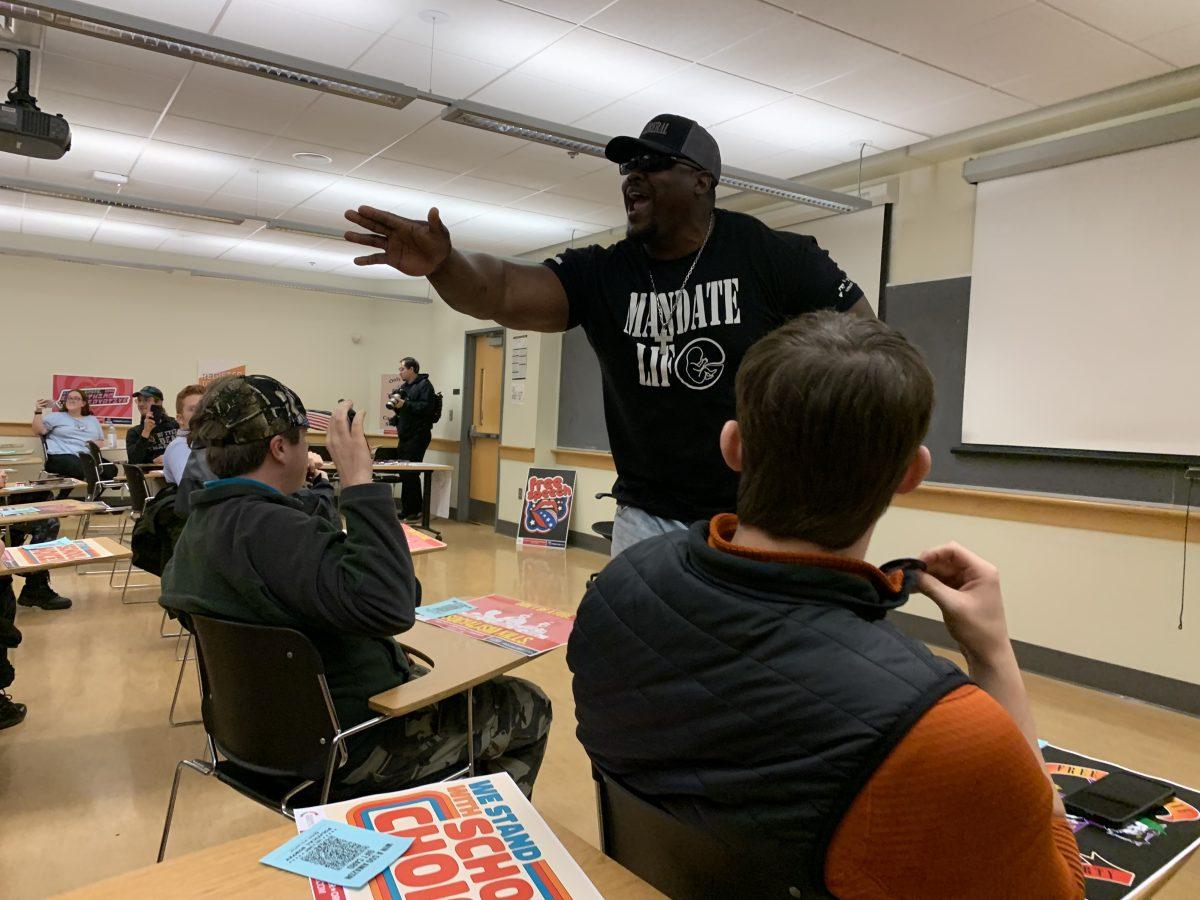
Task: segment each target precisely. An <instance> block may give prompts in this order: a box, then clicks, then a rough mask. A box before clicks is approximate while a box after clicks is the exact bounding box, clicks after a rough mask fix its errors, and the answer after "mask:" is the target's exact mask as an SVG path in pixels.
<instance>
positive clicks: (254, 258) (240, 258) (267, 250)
mask: <svg viewBox="0 0 1200 900" xmlns="http://www.w3.org/2000/svg"><path fill="white" fill-rule="evenodd" d="M294 253H295V251H294V250H293V249H292V248H290V247H286V246H283V245H280V244H271V243H268V242H266V241H242V242H241V243H240V244H237V245H235V246H233V247H231V248H230V249H229V250H226V251H225V252H224V253H222V254H221V257H220V258H221V259H224V260H229V261H231V262H247V263H258V264H259V265H264V266H271V265H274V264H275V263H277V262H280V261H281V260H284V259H286V258H287V257H289V256H292V255H294Z"/></svg>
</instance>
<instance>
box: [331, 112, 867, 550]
mask: <svg viewBox="0 0 1200 900" xmlns="http://www.w3.org/2000/svg"><path fill="white" fill-rule="evenodd" d="M605 155H606V156H607V157H608V158H609V159H610V160H612V161H613V162H615V163H617V164H618V165H619V166H620V167H621V174H623V175H625V176H626V177H625V181H624V182H623V184H622V195H623V198H624V201H625V210H626V213H627V216H628V228H627V232H626V238H625V239H624V240H622V241H620V242H618V243H616V244H614V245H612V246H611V247H599V246H594V245H593V246H590V247H583V248H580V249H577V250H567V251H565V252H563V253H560V254H559V255H558V256H556V257H555V258H554V259H549V260H546V262H545V263H544V264H543V265H526V264H521V263H517V262H513V261H512V260H507V259H500V258H498V257H495V256H490V255H487V254H484V253H463V252H462V251H460V250H456V249H455V248H454V247H453V246H452V245H451V241H450V232H449V231H448V230H447V229H446V227H445V226H444V225H443V224H442V221H441V218H440V216H439V215H438V211H437V210H436V209H431V210H430V211H429V218H428V220H427V221H421V220H414V219H405V218H402V217H401V216H396V215H393V214H391V213H388V212H384V211H382V210H378V209H374V208H373V207H360V208H359V209H358V210H357V211H348V212H347V213H346V218H347V219H349V220H350V221H351V222H353V223H355V224H356V225H360V226H362V227H364V228H366V229H367V230H368V231H370V232H371V233H370V234H358V233H353V232H347V234H346V239H347V240H349V241H352V242H354V243H357V244H363V245H365V246H368V247H372V248H375V249H376V250H377V251H378V252H376V253H372V254H370V255H368V256H362V257H359V258H358V259H356V260H355V262H356V263H358V264H359V265H376V264H388V265H391V266H393V267H395V268H396V269H399V270H400V271H401V272H403V273H404V274H406V275H410V276H420V275H424V276H427V277H428V278H429V281H430V283H431V284H432V285H433V286H434V288H435V289H436V290H437V292H438V294H440V295H441V296H442V298H443V299H445V301H446V302H447V303H448V304H450V306H451V307H453V308H454V309H456V310H458V311H459V312H463V313H466V314H468V315H472V316H475V317H477V318H481V319H493V320H495V321H496V322H499V323H500V324H501V325H505V326H507V327H510V328H523V329H530V330H534V331H565V330H566V329H568V328H573V327H575V326H576V325H580V326H582V327H583V330H584V332H585V333H586V334H587V337H588V340H589V341H590V342H591V345H592V347H593V348H595V350H596V355H597V356H598V357H599V359H600V368H601V373H602V375H603V382H604V414H605V421H606V423H607V426H608V436H609V443H610V446H611V447H612V455H613V461H614V462H615V463H616V468H617V482H616V485H615V487H614V489H613V492H614V494H616V497H617V501H618V503H619V507H618V509H617V517H616V522H615V524H614V527H613V545H612V552H613V555H614V556H615V555H617V554H618V553H620V552H621V551H622V550H624V549H625V548H626V547H628V546H630V545H631V544H633V543H636V542H637V541H638V540H642V539H644V538H646V537H650V536H652V535H654V534H658V533H661V532H663V531H669V530H674V529H678V528H683V527H685V526H686V524H687V523H689V522H694V521H696V520H699V519H707V518H709V517H711V516H713V515H716V514H717V513H719V512H725V511H729V510H732V509H733V508H734V500H735V496H736V493H737V476H736V475H734V474H733V473H732V472H730V471H729V470H728V468H727V467H725V465H724V464H723V462H722V460H721V453H720V450H719V447H718V444H717V441H718V437H719V435H720V432H721V427H722V425H724V423H725V422H726V421H727V420H729V419H732V418H734V392H733V382H734V376H735V375H736V374H737V368H738V366H739V364H740V363H741V360H742V356H743V355H744V354H745V352H746V351H747V350H748V349H749V348H750V346H751V345H752V344H753V343H754V342H755V341H757V340H758V339H759V338H760V337H762V336H763V335H765V334H766V333H767V332H769V331H772V330H773V329H775V328H776V327H778V326H779V325H782V324H783V323H784V322H786V321H787V320H789V319H791V318H793V317H795V316H798V315H800V314H801V313H805V312H809V311H811V310H815V309H822V308H832V309H836V310H839V311H847V312H853V313H855V314H857V315H863V316H873V315H874V313H873V312H872V311H871V307H870V306H869V305H868V303H867V301H866V299H865V297H864V296H863V293H862V291H861V290H860V289H859V287H858V285H856V284H855V283H854V282H853V281H851V280H850V279H849V278H847V277H846V274H845V273H844V272H843V271H842V270H841V269H839V268H838V266H837V264H836V263H834V261H833V260H831V259H830V258H829V254H828V253H826V252H825V251H824V250H822V249H821V248H820V247H819V246H818V245H817V242H816V241H815V240H814V239H813V238H811V237H808V236H805V235H799V234H789V233H784V232H780V231H773V230H772V229H770V228H768V227H767V226H766V225H764V224H763V223H762V222H760V221H758V220H757V219H754V218H752V217H751V216H747V215H744V214H742V213H736V212H730V211H728V210H723V209H717V208H716V185H717V182H718V180H719V179H720V176H721V152H720V149H719V148H718V147H717V143H716V141H715V140H713V137H712V135H710V134H709V133H708V132H707V131H705V130H704V129H703V128H702V127H700V126H699V125H698V124H697V123H696V122H694V121H692V120H691V119H686V118H684V117H682V116H674V115H660V116H656V117H655V118H654V119H652V120H651V121H650V122H649V123H647V125H646V127H645V128H644V129H642V134H641V137H637V138H634V137H617V138H614V139H613V140H611V141H609V143H608V146H607V148H606V149H605Z"/></svg>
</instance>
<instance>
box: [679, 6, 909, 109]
mask: <svg viewBox="0 0 1200 900" xmlns="http://www.w3.org/2000/svg"><path fill="white" fill-rule="evenodd" d="M895 58H896V54H894V53H892V52H891V51H890V50H887V49H884V48H883V47H878V46H876V45H874V44H871V43H868V42H867V41H864V40H861V39H859V38H857V37H854V36H852V35H849V34H843V33H842V32H840V31H835V30H834V29H832V28H827V27H825V26H824V25H821V24H819V23H817V22H810V21H808V20H806V19H801V18H799V17H797V16H791V15H787V14H786V13H782V12H780V13H779V14H778V16H777V21H776V22H775V24H773V25H772V26H771V28H769V29H767V30H766V31H762V32H760V33H758V34H755V35H753V36H752V37H749V38H745V39H743V40H742V41H739V42H738V43H736V44H734V45H732V46H730V47H727V48H726V49H724V50H721V51H720V52H718V53H714V54H713V55H711V56H708V57H706V58H705V59H704V60H703V62H704V64H705V65H706V66H712V67H713V68H715V69H720V70H722V71H724V72H729V73H732V74H734V75H741V76H743V77H745V78H751V79H753V80H755V81H759V82H762V83H763V84H770V85H774V86H775V87H778V88H781V89H783V90H785V91H803V90H806V89H808V88H811V87H813V86H814V85H818V84H821V83H822V82H825V81H829V80H830V79H833V78H837V77H838V76H840V75H845V74H846V73H848V72H853V71H855V70H856V69H861V68H863V67H865V66H871V65H878V64H879V63H882V62H887V61H888V60H890V59H895Z"/></svg>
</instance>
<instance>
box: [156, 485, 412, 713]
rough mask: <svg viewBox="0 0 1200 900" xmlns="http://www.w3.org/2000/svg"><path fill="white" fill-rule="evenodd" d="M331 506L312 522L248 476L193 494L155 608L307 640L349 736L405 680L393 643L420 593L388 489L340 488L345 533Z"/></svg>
mask: <svg viewBox="0 0 1200 900" xmlns="http://www.w3.org/2000/svg"><path fill="white" fill-rule="evenodd" d="M327 509H328V508H327V507H325V506H324V505H320V506H318V507H317V508H316V513H315V514H314V513H313V512H312V511H311V510H309V509H306V508H305V503H304V502H303V501H302V500H301V499H300V498H298V497H296V496H284V495H283V494H281V493H279V492H278V491H276V490H273V489H272V488H270V487H268V486H266V485H263V484H260V483H259V482H256V481H251V480H249V479H245V478H229V479H224V480H222V481H217V482H215V483H213V484H212V486H211V487H206V488H204V489H203V490H199V491H196V492H195V493H193V494H192V510H191V514H190V515H189V516H188V520H187V525H186V526H185V527H184V529H183V533H182V534H181V535H180V536H179V541H178V543H177V544H176V545H175V552H174V555H173V556H172V557H171V561H170V563H169V564H168V565H167V569H166V572H164V573H163V578H162V597H161V598H160V600H159V602H160V603H161V604H162V605H163V606H165V607H167V608H168V609H177V610H182V611H183V612H186V613H200V614H201V615H210V616H216V617H219V618H225V619H233V620H236V621H240V622H251V623H255V624H261V625H283V626H287V627H291V628H295V629H298V630H299V631H302V632H304V634H306V635H307V636H308V637H309V638H310V639H311V640H312V642H313V643H314V644H315V645H316V647H317V650H318V651H319V652H320V654H321V659H322V661H323V662H324V664H325V676H326V679H327V680H328V682H329V691H330V693H331V694H332V695H333V703H334V707H335V708H336V710H337V714H338V721H339V723H340V724H341V726H342V727H343V728H349V727H350V726H351V725H355V724H357V723H359V722H362V721H364V720H366V719H368V718H370V717H371V716H372V715H373V713H372V712H371V711H370V708H369V707H368V705H367V701H368V699H369V698H370V697H371V696H372V695H373V694H377V693H379V692H380V691H385V690H388V689H389V688H392V687H395V686H396V685H398V684H402V683H403V682H404V681H406V680H407V678H408V673H409V664H408V660H407V659H406V658H405V656H404V654H403V652H401V650H400V646H399V645H398V644H397V643H396V642H395V641H394V640H393V639H392V636H393V635H395V634H398V633H400V632H403V631H407V630H408V629H409V628H411V627H412V624H413V619H414V608H415V606H416V605H417V604H418V603H419V602H420V597H421V585H420V582H419V581H417V579H416V577H415V576H414V574H413V565H412V557H411V556H410V555H409V552H408V543H407V541H406V540H405V537H404V531H403V529H402V528H401V526H400V522H399V520H397V518H396V506H395V503H394V501H393V500H392V494H391V487H390V485H386V484H360V485H354V486H352V487H348V488H344V489H343V490H342V494H341V512H342V515H344V516H345V518H346V530H345V532H343V531H342V529H341V525H340V523H339V522H338V521H337V517H336V515H334V516H329V515H328V514H327V512H326V510H327Z"/></svg>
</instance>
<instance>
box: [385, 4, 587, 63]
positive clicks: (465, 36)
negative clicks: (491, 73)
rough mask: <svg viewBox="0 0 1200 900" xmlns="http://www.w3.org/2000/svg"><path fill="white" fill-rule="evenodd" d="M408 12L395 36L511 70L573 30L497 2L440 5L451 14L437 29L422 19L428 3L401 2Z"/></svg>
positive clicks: (399, 23) (564, 23) (394, 30)
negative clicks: (421, 13)
mask: <svg viewBox="0 0 1200 900" xmlns="http://www.w3.org/2000/svg"><path fill="white" fill-rule="evenodd" d="M395 5H396V6H398V7H401V8H403V10H404V11H403V13H402V14H401V16H400V18H399V21H398V22H397V23H396V26H395V28H393V29H392V32H391V36H392V37H397V38H401V39H403V40H406V41H411V42H413V43H415V44H421V45H423V46H426V47H428V46H430V45H431V44H432V45H433V46H434V47H435V48H436V49H437V50H439V51H445V52H446V53H452V54H454V55H455V56H461V57H466V58H467V59H476V60H479V61H480V62H485V63H490V64H491V65H494V66H500V67H502V68H505V69H507V68H511V67H512V66H515V65H516V64H517V63H519V62H521V61H522V60H525V59H527V58H529V57H530V56H532V55H533V54H535V53H537V52H538V51H539V50H541V49H543V48H544V47H547V46H548V45H550V44H551V43H553V42H554V41H556V40H558V39H559V38H560V37H562V36H563V35H564V34H566V33H567V32H568V31H570V30H571V27H572V26H571V25H570V23H568V22H564V21H562V20H561V19H555V18H551V17H550V16H545V15H542V14H540V13H537V12H532V11H530V10H528V9H522V8H521V7H519V6H516V5H513V4H509V3H498V2H496V0H439V2H438V3H437V5H436V7H435V8H436V9H438V10H440V11H441V12H444V13H446V14H447V18H446V19H445V20H444V21H442V22H439V23H438V26H437V33H436V39H435V35H434V33H433V26H432V25H431V24H430V23H429V22H424V21H422V20H421V19H420V18H419V13H420V12H421V11H422V10H425V9H428V8H429V4H428V2H427V0H402V2H400V3H397V4H395Z"/></svg>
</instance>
